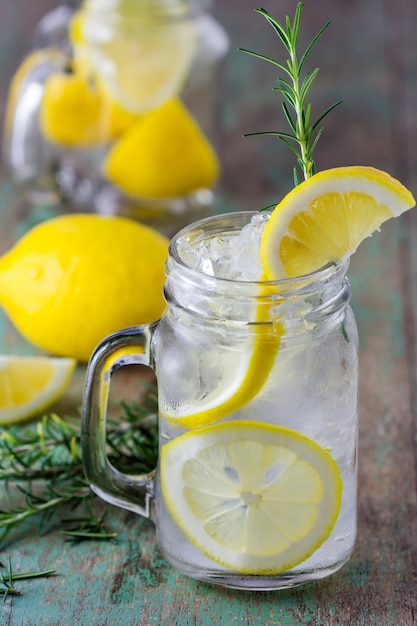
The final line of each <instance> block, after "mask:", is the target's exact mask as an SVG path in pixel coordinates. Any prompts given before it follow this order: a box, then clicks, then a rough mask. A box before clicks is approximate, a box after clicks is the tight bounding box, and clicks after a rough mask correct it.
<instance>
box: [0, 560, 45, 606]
mask: <svg viewBox="0 0 417 626" xmlns="http://www.w3.org/2000/svg"><path fill="white" fill-rule="evenodd" d="M0 568H5V566H4V565H3V564H2V563H0ZM55 571H56V570H54V569H48V570H43V571H38V572H22V573H20V574H15V573H14V572H13V570H12V563H11V560H10V557H8V559H7V570H6V571H5V572H3V571H2V570H1V569H0V596H3V602H6V600H7V597H8V596H20V592H19V591H18V590H17V589H16V587H15V586H14V583H15V582H16V580H24V579H28V578H41V577H44V576H51V575H52V574H55Z"/></svg>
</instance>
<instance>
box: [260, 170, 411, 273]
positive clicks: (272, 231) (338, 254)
mask: <svg viewBox="0 0 417 626" xmlns="http://www.w3.org/2000/svg"><path fill="white" fill-rule="evenodd" d="M414 205H415V200H414V198H413V196H412V194H411V193H410V192H409V191H408V190H407V189H406V188H405V187H404V186H403V185H402V184H401V183H400V182H399V181H398V180H396V179H395V178H392V177H391V176H390V175H389V174H387V173H386V172H383V171H381V170H377V169H375V168H372V167H364V166H353V167H340V168H334V169H329V170H324V171H322V172H319V173H318V174H315V175H314V176H312V177H311V178H309V179H308V180H306V181H304V182H303V183H301V184H300V185H299V186H298V187H295V189H293V190H292V191H291V192H290V193H289V194H288V195H287V196H286V197H285V198H284V199H283V200H282V202H280V204H278V205H277V207H276V208H275V209H274V211H273V212H272V215H271V218H270V220H269V222H268V224H267V225H266V227H265V231H264V234H263V238H262V243H261V261H262V266H263V268H264V272H265V276H266V278H268V279H270V280H273V279H281V278H288V277H295V276H303V275H305V274H309V273H311V272H313V271H315V270H318V269H319V268H320V267H322V266H324V265H326V264H327V263H329V262H331V261H334V260H336V259H340V260H345V259H347V258H348V257H350V256H351V255H352V254H353V253H354V252H355V251H356V249H357V247H358V246H359V244H360V243H361V242H362V241H363V240H364V239H365V238H366V237H369V236H370V235H372V233H373V232H375V231H376V230H378V229H379V227H380V226H381V224H383V222H385V221H386V220H388V219H390V218H391V217H397V216H398V215H401V213H403V212H404V211H407V210H408V209H410V208H412V207H413V206H414Z"/></svg>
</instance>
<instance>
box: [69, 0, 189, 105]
mask: <svg viewBox="0 0 417 626" xmlns="http://www.w3.org/2000/svg"><path fill="white" fill-rule="evenodd" d="M163 8H164V5H162V9H163ZM166 10H167V15H166V16H165V17H164V14H163V13H161V12H159V11H161V4H160V3H158V2H154V3H151V2H149V0H117V1H116V2H111V3H110V5H109V3H108V2H107V1H106V0H85V2H84V3H83V5H82V8H81V10H80V11H78V12H77V13H76V14H75V16H74V18H73V21H72V23H71V28H70V40H71V43H72V45H73V48H74V56H75V61H76V64H77V66H78V69H80V70H82V71H84V72H85V73H86V74H87V75H93V76H95V78H96V80H97V81H99V82H100V83H101V85H102V87H103V88H104V89H105V90H106V91H107V92H108V94H109V96H110V97H111V98H112V99H114V100H115V101H116V102H118V103H119V105H120V106H122V107H123V108H124V109H126V110H127V111H130V112H132V113H145V112H147V111H149V110H151V109H153V108H155V107H156V106H158V105H160V104H162V103H163V102H164V101H165V100H167V99H168V98H170V97H172V96H174V95H177V94H178V93H179V92H180V91H181V89H182V87H183V85H184V83H185V81H186V79H187V76H188V74H189V71H190V68H191V64H192V62H193V60H194V56H195V51H196V42H197V32H196V28H195V25H194V23H193V22H192V20H187V19H179V17H180V16H181V12H184V11H185V5H184V2H183V0H172V2H171V3H170V5H169V7H168V9H166Z"/></svg>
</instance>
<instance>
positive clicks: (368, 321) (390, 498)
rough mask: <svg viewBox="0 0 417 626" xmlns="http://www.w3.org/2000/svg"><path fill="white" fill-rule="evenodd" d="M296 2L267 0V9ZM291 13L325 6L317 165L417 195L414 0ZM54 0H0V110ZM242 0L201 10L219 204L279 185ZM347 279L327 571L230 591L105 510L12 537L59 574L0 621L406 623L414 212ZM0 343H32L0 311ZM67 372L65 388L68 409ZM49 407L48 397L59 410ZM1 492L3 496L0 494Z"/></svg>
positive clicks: (12, 548)
mask: <svg viewBox="0 0 417 626" xmlns="http://www.w3.org/2000/svg"><path fill="white" fill-rule="evenodd" d="M295 4H296V3H295V0H292V1H289V0H265V2H264V3H263V6H264V7H265V8H267V9H269V10H270V11H272V12H273V13H274V14H275V15H277V16H278V17H282V16H283V15H284V14H285V13H290V14H292V13H293V11H294V8H295ZM306 4H307V6H306V8H305V12H304V16H305V18H304V26H303V33H304V34H303V37H305V39H306V40H307V38H308V37H310V36H313V34H315V33H316V32H317V30H318V29H319V28H320V27H321V26H322V25H323V24H324V22H325V21H327V20H328V19H331V20H332V26H331V29H330V30H329V31H328V33H327V34H326V36H325V38H324V39H323V40H322V41H321V43H320V44H319V45H318V47H317V49H316V50H315V52H314V53H313V55H312V62H314V63H315V64H316V65H318V66H320V68H321V72H320V74H319V78H318V80H317V85H316V88H315V91H314V92H313V102H314V105H315V107H316V111H317V112H320V111H321V110H324V108H325V107H326V106H328V105H329V104H332V103H333V102H334V101H335V100H337V99H339V98H343V99H344V104H343V105H342V106H341V107H339V108H338V109H337V110H336V111H334V112H333V114H332V115H331V116H330V117H329V118H328V120H327V121H326V124H325V126H326V130H325V134H324V135H323V138H322V139H321V141H320V144H319V147H318V149H317V163H318V167H319V169H323V168H326V167H330V166H337V165H349V164H367V165H373V166H376V167H380V168H382V169H385V170H388V171H389V172H391V173H392V174H393V175H395V176H397V177H399V178H400V179H401V180H402V181H403V182H404V183H405V184H406V185H408V186H409V188H410V189H411V190H412V191H413V193H414V194H417V150H416V140H417V70H416V68H417V38H416V37H415V26H416V24H417V3H416V2H415V0H366V2H364V1H359V0H349V1H347V0H314V3H313V2H307V3H306ZM54 6H55V2H54V1H53V0H36V2H28V1H27V0H0V117H2V118H3V115H4V108H5V101H6V91H7V85H8V81H9V79H10V77H11V75H12V72H13V71H14V69H15V68H16V66H17V63H18V61H19V60H20V59H21V58H22V56H23V55H24V53H26V52H27V51H28V49H29V47H30V44H31V33H32V32H33V29H34V25H35V24H36V22H37V20H38V19H39V18H40V17H41V16H42V15H43V14H44V13H46V11H47V10H49V9H51V8H53V7H54ZM254 6H256V5H255V4H254V3H253V2H252V1H250V0H222V1H221V0H220V1H218V3H217V5H216V7H215V14H216V16H217V17H218V19H219V20H220V21H221V22H222V23H223V24H224V26H225V27H226V28H227V30H228V31H229V34H230V37H231V52H230V57H229V62H228V66H227V71H226V74H225V85H224V88H223V92H222V100H223V122H224V128H223V140H222V152H221V156H222V160H223V165H224V176H223V180H222V184H221V191H220V205H221V210H224V211H226V210H236V209H239V208H240V209H258V208H260V207H261V206H264V205H265V204H268V203H270V202H272V201H274V200H277V199H279V198H280V197H281V196H282V194H283V193H284V192H285V191H287V190H288V189H289V188H290V186H291V176H292V174H291V172H292V156H291V154H290V153H289V151H288V150H287V149H286V148H284V147H283V146H282V145H281V144H280V143H279V142H278V141H277V140H275V139H273V138H263V137H261V138H246V139H242V137H241V135H242V134H243V133H244V132H251V131H259V130H266V129H268V130H269V129H271V128H272V129H275V128H282V127H283V120H282V114H281V111H280V101H279V96H278V95H277V94H276V93H274V92H273V91H272V87H273V85H274V82H275V78H276V75H275V72H274V68H273V67H272V66H270V65H268V64H266V63H263V62H261V61H259V60H255V59H252V58H250V57H247V56H246V55H244V54H243V53H241V52H238V51H237V48H238V47H239V46H241V47H246V48H251V49H254V50H257V51H262V52H265V53H266V54H268V53H269V54H273V55H274V54H278V55H279V54H281V48H280V44H279V42H278V41H277V40H276V39H275V38H274V35H273V33H272V30H270V29H269V28H268V27H267V25H266V23H264V21H263V20H262V18H261V17H260V16H257V15H256V14H254V13H253V8H254ZM47 216H48V209H46V208H45V207H28V206H27V204H26V203H25V202H24V201H23V200H22V198H21V197H20V195H19V194H18V193H17V191H16V190H14V189H13V187H12V185H11V182H10V180H9V178H8V176H7V172H6V171H5V168H4V167H3V168H2V169H1V179H0V245H1V247H2V249H5V248H6V247H8V246H9V245H11V243H12V242H13V241H14V240H15V239H16V238H17V237H18V236H19V235H20V234H21V233H22V232H23V231H24V230H25V229H26V228H28V226H29V225H30V224H32V223H34V222H36V221H37V220H39V219H43V218H44V217H47ZM349 275H350V280H351V283H352V288H353V307H354V309H355V312H356V315H357V319H358V325H359V333H360V341H361V345H360V366H361V376H360V398H359V409H360V441H359V450H360V455H359V535H358V541H357V546H356V549H355V552H354V555H353V558H352V559H351V561H350V562H349V563H348V564H347V565H346V566H345V567H344V568H343V569H342V570H341V571H340V572H338V573H337V574H335V575H334V576H333V577H331V578H329V579H327V580H323V581H321V582H317V583H314V584H310V585H306V586H304V587H299V588H297V589H294V590H292V591H281V592H261V593H256V592H243V591H233V590H226V589H222V588H218V587H214V586H210V585H206V584H203V583H199V582H195V581H193V580H191V579H188V578H186V577H184V576H182V575H180V574H177V573H176V572H175V571H174V570H173V569H172V568H171V567H170V566H169V565H167V564H166V563H165V562H164V561H163V559H162V558H161V557H160V555H159V553H158V549H157V546H156V543H155V535H154V530H153V527H152V525H151V523H149V522H147V521H145V520H142V519H140V518H139V517H137V516H134V515H132V514H128V513H126V512H123V511H118V512H116V513H115V515H114V517H112V521H111V525H112V527H113V528H114V529H116V530H117V531H118V533H119V538H118V541H117V543H115V544H114V543H99V542H89V543H82V544H76V545H72V544H68V543H65V541H64V540H63V539H62V537H61V536H60V535H59V534H58V533H57V532H51V533H48V534H47V535H45V536H43V537H39V536H38V534H37V530H36V526H35V525H33V527H32V526H29V527H28V528H26V529H25V531H24V532H23V533H20V534H19V535H18V536H14V537H11V538H10V541H9V542H8V544H7V545H6V546H4V547H3V550H1V551H0V561H4V558H5V555H7V554H10V556H11V557H12V559H13V561H14V563H15V564H16V565H15V567H16V569H18V570H33V569H37V568H42V569H43V568H49V567H54V568H56V569H57V575H56V576H55V577H53V578H49V579H42V580H37V581H26V582H25V581H22V582H21V583H20V585H19V589H20V590H21V591H22V593H23V595H22V596H20V597H17V598H10V599H8V600H7V601H6V602H5V603H4V604H0V624H1V625H3V624H4V625H8V626H61V625H62V626H66V625H70V624H77V625H80V626H83V625H86V626H87V625H92V626H105V625H106V626H110V625H116V624H123V625H125V626H139V625H141V626H148V625H158V624H161V625H170V626H171V625H172V626H173V625H176V626H191V625H198V626H200V625H201V626H203V625H208V624H216V625H224V626H229V625H232V624H236V625H257V624H259V625H265V626H273V625H274V626H278V625H279V626H287V625H297V624H302V625H309V626H312V625H317V626H330V625H331V626H336V625H349V626H350V625H358V626H359V625H360V626H383V625H390V626H411V625H412V624H416V623H417V534H416V525H417V507H416V496H417V492H416V441H417V438H416V425H417V421H416V412H417V387H416V383H417V380H416V378H417V369H416V368H417V355H416V349H417V323H416V320H417V213H415V212H414V213H412V212H411V213H410V214H407V215H405V216H403V217H402V218H399V219H397V220H393V221H392V222H390V223H389V224H387V225H385V226H384V227H383V228H382V231H381V232H380V233H378V234H376V235H374V236H373V237H372V238H371V239H369V240H367V241H366V242H364V244H363V245H362V246H361V248H360V249H359V251H358V252H357V254H356V255H355V256H354V258H353V259H352V263H351V268H350V272H349ZM0 322H1V323H0V348H1V350H2V351H3V352H9V353H12V352H20V353H30V352H31V350H32V349H31V347H30V346H28V345H27V344H25V343H24V341H23V340H22V339H21V338H20V337H19V336H18V335H17V333H15V332H14V331H13V330H12V329H11V328H10V327H9V325H8V323H7V321H6V320H5V318H4V317H1V318H0ZM83 375H84V372H83V370H82V369H80V370H79V371H78V373H77V376H76V377H75V379H74V383H73V385H72V387H71V389H70V390H69V392H68V394H67V396H66V398H65V399H64V400H63V403H64V405H65V408H66V409H68V408H71V407H72V410H73V412H74V413H76V411H77V407H78V405H79V403H80V399H81V393H82V391H81V389H82V381H83ZM60 408H62V403H61V404H60V405H58V407H57V410H59V409H60ZM0 497H1V494H0Z"/></svg>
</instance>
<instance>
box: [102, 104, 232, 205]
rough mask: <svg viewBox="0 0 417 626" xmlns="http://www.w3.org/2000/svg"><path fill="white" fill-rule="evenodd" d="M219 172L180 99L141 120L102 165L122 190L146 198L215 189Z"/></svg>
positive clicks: (213, 157) (119, 142)
mask: <svg viewBox="0 0 417 626" xmlns="http://www.w3.org/2000/svg"><path fill="white" fill-rule="evenodd" d="M219 169H220V166H219V161H218V159H217V156H216V154H215V152H214V150H213V148H212V146H211V144H210V142H209V141H208V139H207V138H206V137H205V135H204V133H203V132H202V130H201V129H200V127H199V126H198V124H197V122H196V121H195V120H194V118H193V117H192V116H191V114H190V113H189V112H188V110H187V109H186V108H185V106H184V105H183V104H182V103H181V102H180V100H178V99H177V98H172V99H170V100H168V102H166V103H165V104H163V105H162V106H160V107H158V108H157V109H155V110H154V111H152V112H151V113H148V114H147V115H144V116H142V117H141V118H139V120H138V121H137V122H136V123H135V124H134V125H133V126H131V128H129V130H128V131H127V132H126V133H125V134H124V135H123V137H121V138H120V139H119V141H118V142H117V143H116V144H115V145H114V146H113V147H112V148H111V150H110V151H109V153H108V155H107V157H106V160H105V162H104V166H103V171H104V175H105V176H106V178H107V179H108V180H109V181H110V182H112V183H113V184H115V185H116V186H118V187H119V188H120V189H121V190H122V191H123V192H125V193H127V194H129V195H132V196H139V197H147V198H162V197H173V196H182V195H185V194H187V193H190V192H192V191H195V190H197V189H204V188H211V187H212V186H213V185H214V184H215V182H216V180H217V177H218V175H219Z"/></svg>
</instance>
